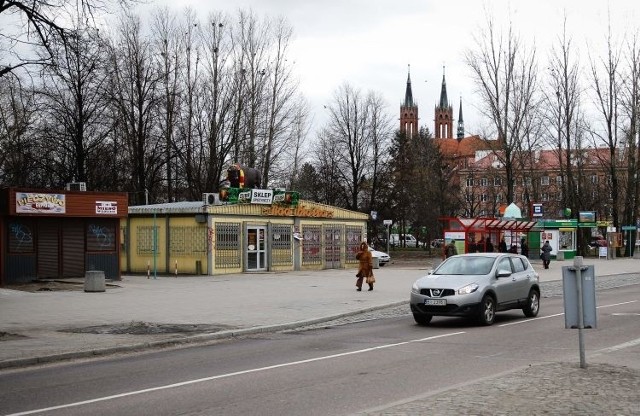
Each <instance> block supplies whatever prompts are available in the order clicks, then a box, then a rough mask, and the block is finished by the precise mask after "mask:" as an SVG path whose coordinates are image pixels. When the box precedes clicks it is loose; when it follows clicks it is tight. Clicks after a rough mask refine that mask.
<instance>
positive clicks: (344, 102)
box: [320, 84, 390, 210]
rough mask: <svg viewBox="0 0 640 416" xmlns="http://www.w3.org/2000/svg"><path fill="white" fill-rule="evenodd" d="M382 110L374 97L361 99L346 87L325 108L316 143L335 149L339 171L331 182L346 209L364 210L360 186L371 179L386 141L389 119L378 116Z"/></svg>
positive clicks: (340, 89)
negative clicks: (324, 120) (326, 114)
mask: <svg viewBox="0 0 640 416" xmlns="http://www.w3.org/2000/svg"><path fill="white" fill-rule="evenodd" d="M382 106H383V103H382V101H381V100H380V99H379V98H376V95H375V94H374V93H372V92H370V93H369V94H368V95H367V96H366V97H363V95H362V93H361V92H360V91H359V90H356V89H354V88H353V87H351V86H350V85H348V84H343V85H342V86H341V87H340V88H338V90H336V92H335V93H334V99H333V103H332V104H330V105H329V106H327V111H328V112H329V122H328V125H327V126H326V127H325V129H324V130H323V136H321V137H320V140H325V141H327V142H328V143H331V144H332V145H333V146H334V147H335V149H336V153H337V154H336V157H337V163H338V165H339V169H338V171H337V172H335V173H336V174H337V175H338V176H336V177H333V178H332V179H333V180H337V181H338V183H339V184H340V187H341V189H342V191H341V192H340V194H341V195H342V196H343V197H344V198H345V200H344V203H345V204H346V208H349V209H352V210H358V209H362V208H368V207H366V206H364V205H365V204H366V203H368V202H369V201H370V198H366V199H363V196H364V195H363V194H362V191H363V186H364V185H365V184H366V182H367V181H369V180H372V179H373V174H374V172H375V169H376V168H377V167H376V160H375V159H376V158H379V156H380V154H381V152H382V150H383V149H384V143H385V142H386V141H388V140H389V139H388V136H387V135H388V132H389V131H390V129H389V124H388V120H390V118H388V117H385V116H384V115H382V114H384V113H383V110H382V108H381V107H382ZM376 152H377V153H376ZM363 201H366V202H365V203H363Z"/></svg>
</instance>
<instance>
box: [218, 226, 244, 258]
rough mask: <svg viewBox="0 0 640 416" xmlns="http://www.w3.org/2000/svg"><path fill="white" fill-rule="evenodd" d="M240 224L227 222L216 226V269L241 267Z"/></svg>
mask: <svg viewBox="0 0 640 416" xmlns="http://www.w3.org/2000/svg"><path fill="white" fill-rule="evenodd" d="M240 236H241V232H240V223H237V222H226V223H216V225H215V265H216V268H221V269H222V268H236V267H240V254H241V251H240Z"/></svg>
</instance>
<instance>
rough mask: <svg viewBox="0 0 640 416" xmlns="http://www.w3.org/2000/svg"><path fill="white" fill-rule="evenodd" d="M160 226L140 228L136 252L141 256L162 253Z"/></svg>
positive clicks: (138, 228)
mask: <svg viewBox="0 0 640 416" xmlns="http://www.w3.org/2000/svg"><path fill="white" fill-rule="evenodd" d="M158 229H159V227H158V226H149V225H144V226H138V227H137V235H138V238H137V240H136V242H137V244H136V252H137V253H138V254H140V255H151V254H153V253H154V251H155V253H156V254H157V253H160V247H159V245H158V235H157V234H158Z"/></svg>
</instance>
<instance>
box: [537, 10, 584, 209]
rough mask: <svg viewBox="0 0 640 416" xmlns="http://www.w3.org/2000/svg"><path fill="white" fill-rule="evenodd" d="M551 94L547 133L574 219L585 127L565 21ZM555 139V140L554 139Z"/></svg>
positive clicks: (554, 62) (553, 62)
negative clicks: (579, 160)
mask: <svg viewBox="0 0 640 416" xmlns="http://www.w3.org/2000/svg"><path fill="white" fill-rule="evenodd" d="M549 72H550V78H549V79H550V84H549V89H550V90H551V91H550V92H549V93H548V94H546V97H545V98H546V104H547V109H548V112H547V120H548V123H547V125H548V126H555V131H553V130H552V129H551V128H550V129H549V131H548V134H549V137H550V141H551V142H552V143H553V144H554V146H553V147H554V149H555V150H556V152H557V157H558V162H559V174H560V178H561V183H560V184H556V185H559V186H558V188H559V189H560V192H561V195H562V197H561V198H562V199H561V205H562V208H571V210H572V212H573V213H574V215H577V214H578V210H579V209H580V204H579V195H580V192H579V190H580V175H578V173H577V159H576V160H574V159H575V158H576V151H577V150H576V149H581V148H582V147H583V143H582V141H581V140H580V139H581V138H582V137H583V135H582V134H581V132H582V130H583V129H584V128H585V126H584V125H583V123H582V120H581V111H580V105H581V102H582V99H583V98H582V88H581V87H580V66H579V62H578V60H577V47H576V46H574V45H573V42H572V39H571V38H570V37H569V36H568V34H567V25H566V19H565V21H564V26H563V32H562V35H561V36H560V37H559V38H558V43H557V45H556V46H554V47H553V50H552V54H551V57H550V66H549ZM551 138H552V139H551Z"/></svg>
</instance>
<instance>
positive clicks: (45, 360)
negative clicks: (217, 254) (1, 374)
mask: <svg viewBox="0 0 640 416" xmlns="http://www.w3.org/2000/svg"><path fill="white" fill-rule="evenodd" d="M406 303H407V301H401V302H393V303H388V304H385V305H378V306H372V307H369V308H364V309H359V310H356V311H351V312H344V313H339V314H336V315H329V316H324V317H322V318H314V319H308V320H305V321H295V322H288V323H284V324H275V325H265V326H256V327H252V328H244V329H231V330H227V331H220V332H215V333H209V334H197V335H193V336H189V337H185V338H181V339H171V340H163V341H152V342H143V343H139V344H130V345H123V346H120V347H107V348H99V349H92V350H84V351H72V352H65V353H60V354H52V355H43V356H40V357H30V358H17V359H13V360H6V361H2V362H0V370H2V369H8V368H16V367H28V366H33V365H38V364H50V363H54V362H60V361H68V360H73V359H78V358H90V357H101V356H107V355H114V354H118V353H122V352H131V351H143V350H149V349H161V348H166V347H172V346H177V345H187V344H194V345H196V344H204V343H207V342H209V341H216V340H220V339H232V338H235V337H240V336H244V335H252V334H263V333H271V332H278V331H283V330H287V329H294V328H299V327H303V326H308V325H315V324H319V323H323V322H329V321H333V320H335V319H340V318H346V317H349V316H354V315H360V314H362V313H367V312H373V311H377V310H380V309H386V308H390V307H395V306H402V305H405V304H406Z"/></svg>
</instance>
